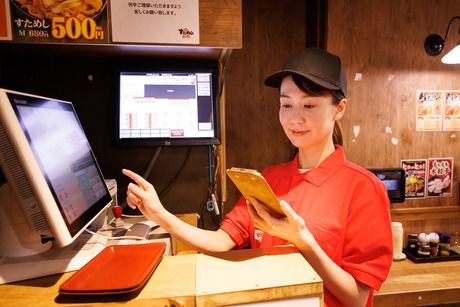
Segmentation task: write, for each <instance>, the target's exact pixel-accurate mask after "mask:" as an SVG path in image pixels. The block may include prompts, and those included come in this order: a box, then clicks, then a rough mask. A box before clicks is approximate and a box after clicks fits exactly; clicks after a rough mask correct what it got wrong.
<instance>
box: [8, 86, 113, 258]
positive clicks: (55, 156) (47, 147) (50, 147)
mask: <svg viewBox="0 0 460 307" xmlns="http://www.w3.org/2000/svg"><path fill="white" fill-rule="evenodd" d="M0 165H1V169H2V171H3V173H4V174H5V177H6V179H7V181H8V182H7V183H5V184H3V185H2V186H1V193H2V194H1V204H0V224H1V226H0V227H1V239H0V255H1V256H6V257H22V256H28V255H34V254H37V253H40V252H43V251H44V250H46V249H48V248H50V244H49V243H47V244H45V243H43V242H42V241H43V240H42V239H43V237H44V236H47V237H52V238H54V241H55V243H56V245H57V246H58V247H64V246H67V245H69V244H70V243H72V242H73V241H74V240H75V239H76V238H77V237H78V236H79V235H80V234H81V233H82V232H83V230H85V229H86V228H87V227H88V226H89V225H90V224H91V222H92V221H93V220H94V219H95V218H96V217H97V216H98V215H99V214H100V213H101V212H103V211H104V210H105V209H106V208H107V207H108V206H109V205H110V203H111V196H110V193H109V190H108V189H107V186H106V185H105V183H104V178H103V176H102V173H101V170H100V168H99V166H98V164H97V162H96V159H95V156H94V154H93V152H92V150H91V147H90V145H89V142H88V140H87V138H86V135H85V132H84V130H83V128H82V126H81V124H80V121H79V119H78V117H77V114H76V112H75V109H74V107H73V105H72V103H70V102H67V101H62V100H57V99H52V98H47V97H41V96H36V95H31V94H26V93H20V92H15V91H11V90H6V89H0Z"/></svg>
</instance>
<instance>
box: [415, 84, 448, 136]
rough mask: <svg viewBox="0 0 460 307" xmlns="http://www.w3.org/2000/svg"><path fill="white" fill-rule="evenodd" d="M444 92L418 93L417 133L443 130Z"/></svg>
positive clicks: (420, 91)
mask: <svg viewBox="0 0 460 307" xmlns="http://www.w3.org/2000/svg"><path fill="white" fill-rule="evenodd" d="M442 102H443V91H436V90H428V91H425V90H418V91H417V111H416V114H417V118H416V131H441V130H442Z"/></svg>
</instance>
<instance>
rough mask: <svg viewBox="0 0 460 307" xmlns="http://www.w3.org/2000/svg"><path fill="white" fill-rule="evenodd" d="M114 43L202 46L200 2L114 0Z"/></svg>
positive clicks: (111, 11)
mask: <svg viewBox="0 0 460 307" xmlns="http://www.w3.org/2000/svg"><path fill="white" fill-rule="evenodd" d="M110 14H111V25H112V42H114V43H140V44H142V43H146V44H199V43H200V29H199V27H200V18H199V0H168V1H164V0H136V1H132V0H112V1H110Z"/></svg>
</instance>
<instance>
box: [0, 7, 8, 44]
mask: <svg viewBox="0 0 460 307" xmlns="http://www.w3.org/2000/svg"><path fill="white" fill-rule="evenodd" d="M1 40H11V23H10V3H9V0H0V41H1Z"/></svg>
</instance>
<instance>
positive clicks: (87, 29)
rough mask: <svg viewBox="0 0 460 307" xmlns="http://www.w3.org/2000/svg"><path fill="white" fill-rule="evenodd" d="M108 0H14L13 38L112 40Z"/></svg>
mask: <svg viewBox="0 0 460 307" xmlns="http://www.w3.org/2000/svg"><path fill="white" fill-rule="evenodd" d="M107 1H108V0H78V1H76V0H66V1H59V0H46V1H30V0H10V12H11V28H12V34H13V41H15V42H25V43H62V44H67V43H69V44H70V43H71V44H103V43H108V41H109V39H108V37H107V35H108V32H109V31H108V28H107V25H108V22H107Z"/></svg>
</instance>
